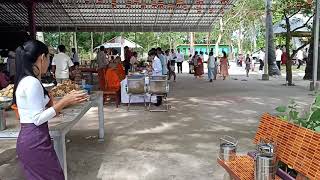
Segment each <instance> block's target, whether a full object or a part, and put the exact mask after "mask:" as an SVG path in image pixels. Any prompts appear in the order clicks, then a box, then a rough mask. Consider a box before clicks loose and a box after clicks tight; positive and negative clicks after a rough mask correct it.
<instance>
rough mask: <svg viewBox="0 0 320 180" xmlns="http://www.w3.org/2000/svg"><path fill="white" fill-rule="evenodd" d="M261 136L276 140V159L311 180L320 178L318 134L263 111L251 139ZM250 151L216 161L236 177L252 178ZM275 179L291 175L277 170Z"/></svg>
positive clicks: (286, 177)
mask: <svg viewBox="0 0 320 180" xmlns="http://www.w3.org/2000/svg"><path fill="white" fill-rule="evenodd" d="M260 139H265V140H273V141H274V142H275V143H276V147H277V152H276V158H277V160H279V161H281V162H283V163H285V164H286V165H288V166H290V167H291V168H292V169H294V170H295V171H297V172H299V173H300V174H302V175H304V176H305V177H307V178H309V179H310V180H319V179H320V134H319V133H316V132H314V131H311V130H309V129H306V128H303V127H299V126H297V125H295V124H292V123H289V122H286V121H283V120H281V119H279V118H278V117H276V116H271V115H269V114H263V116H262V118H261V121H260V124H259V127H258V130H257V133H256V136H255V137H254V139H253V143H254V144H257V143H258V142H259V141H260ZM252 154H253V153H248V155H237V157H236V159H235V160H233V161H223V160H221V159H219V158H218V160H217V161H218V163H219V164H220V165H221V166H222V167H223V168H224V169H225V170H226V171H227V172H228V173H229V175H230V176H231V177H232V178H233V179H236V180H252V179H254V160H253V157H252V156H253V155H252ZM276 179H294V178H290V176H289V175H287V174H286V173H284V171H282V170H281V169H278V170H277V177H276Z"/></svg>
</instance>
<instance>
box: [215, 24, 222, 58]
mask: <svg viewBox="0 0 320 180" xmlns="http://www.w3.org/2000/svg"><path fill="white" fill-rule="evenodd" d="M222 33H223V21H222V18H220V29H219V35H218V39H217V41H216V44H215V52H216V53H215V56H216V57H218V56H219V44H220V42H221V39H222Z"/></svg>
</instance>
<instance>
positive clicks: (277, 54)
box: [276, 46, 282, 71]
mask: <svg viewBox="0 0 320 180" xmlns="http://www.w3.org/2000/svg"><path fill="white" fill-rule="evenodd" d="M281 56H282V50H281V48H280V46H278V47H277V50H276V62H277V66H278V68H279V70H280V71H281Z"/></svg>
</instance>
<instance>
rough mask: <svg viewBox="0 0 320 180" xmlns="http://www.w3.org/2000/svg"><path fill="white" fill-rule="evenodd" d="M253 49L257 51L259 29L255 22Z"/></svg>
mask: <svg viewBox="0 0 320 180" xmlns="http://www.w3.org/2000/svg"><path fill="white" fill-rule="evenodd" d="M253 51H254V52H256V51H257V30H256V25H255V24H253Z"/></svg>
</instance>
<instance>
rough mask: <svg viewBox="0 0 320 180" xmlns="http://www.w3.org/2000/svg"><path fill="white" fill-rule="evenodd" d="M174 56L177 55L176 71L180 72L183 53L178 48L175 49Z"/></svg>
mask: <svg viewBox="0 0 320 180" xmlns="http://www.w3.org/2000/svg"><path fill="white" fill-rule="evenodd" d="M177 52H178V53H176V56H177V66H178V73H182V63H183V61H184V55H183V54H182V53H181V52H180V49H179V48H178V49H177Z"/></svg>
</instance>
